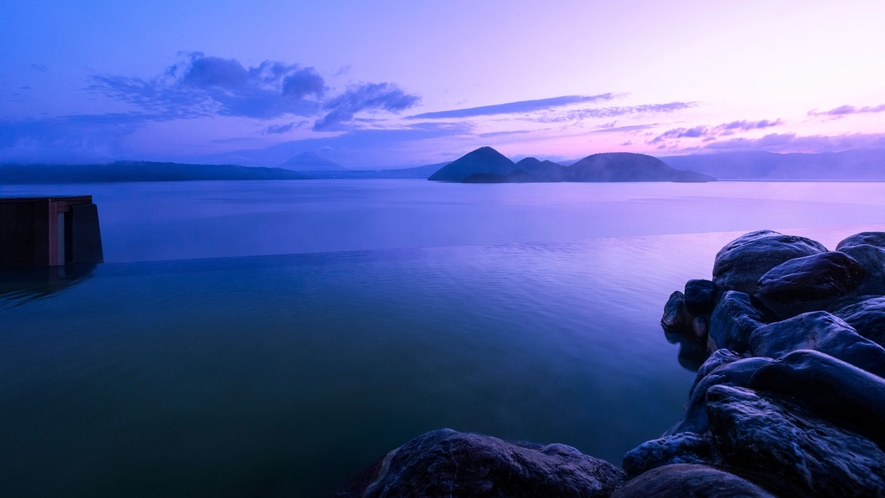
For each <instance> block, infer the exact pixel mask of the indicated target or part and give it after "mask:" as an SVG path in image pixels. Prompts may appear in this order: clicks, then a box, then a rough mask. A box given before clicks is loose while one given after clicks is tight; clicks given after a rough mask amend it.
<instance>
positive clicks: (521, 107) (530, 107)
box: [408, 93, 615, 119]
mask: <svg viewBox="0 0 885 498" xmlns="http://www.w3.org/2000/svg"><path fill="white" fill-rule="evenodd" d="M613 98H615V95H614V94H612V93H604V94H600V95H589V96H585V95H566V96H562V97H552V98H549V99H538V100H522V101H519V102H508V103H506V104H495V105H486V106H480V107H470V108H467V109H453V110H449V111H437V112H425V113H423V114H416V115H414V116H409V117H408V119H445V118H468V117H475V116H493V115H496V114H518V113H525V112H534V111H541V110H546V109H551V108H554V107H561V106H566V105H572V104H578V103H589V102H600V101H607V100H612V99H613Z"/></svg>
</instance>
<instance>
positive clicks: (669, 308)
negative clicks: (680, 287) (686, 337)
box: [661, 291, 691, 334]
mask: <svg viewBox="0 0 885 498" xmlns="http://www.w3.org/2000/svg"><path fill="white" fill-rule="evenodd" d="M661 326H662V327H664V330H667V331H669V332H679V333H683V334H688V333H691V317H689V315H688V312H687V311H686V309H685V295H684V294H682V293H681V292H679V291H676V292H674V293H672V294H670V298H669V299H667V304H665V305H664V314H663V316H661Z"/></svg>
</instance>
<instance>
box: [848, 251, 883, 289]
mask: <svg viewBox="0 0 885 498" xmlns="http://www.w3.org/2000/svg"><path fill="white" fill-rule="evenodd" d="M841 252H844V253H845V254H847V255H849V256H851V257H852V258H854V259H855V260H856V261H857V262H858V263H860V264H861V266H863V268H864V271H865V272H866V277H865V278H864V279H863V282H861V284H860V286H858V288H857V290H855V294H857V295H860V296H863V295H878V296H881V295H885V249H883V248H881V247H876V246H872V245H868V244H861V245H853V246H848V247H845V248H843V249H841Z"/></svg>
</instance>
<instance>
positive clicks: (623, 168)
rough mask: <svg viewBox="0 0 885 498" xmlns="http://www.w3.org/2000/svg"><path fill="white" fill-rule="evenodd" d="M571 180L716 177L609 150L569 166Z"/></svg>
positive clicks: (670, 180) (598, 180)
mask: <svg viewBox="0 0 885 498" xmlns="http://www.w3.org/2000/svg"><path fill="white" fill-rule="evenodd" d="M566 178H567V181H571V182H708V181H712V180H715V178H713V177H710V176H707V175H703V174H700V173H696V172H694V171H680V170H677V169H673V168H672V167H670V166H668V165H667V164H666V163H665V162H664V161H661V160H660V159H658V158H656V157H652V156H647V155H645V154H634V153H629V152H606V153H602V154H593V155H591V156H587V157H585V158H584V159H581V160H580V161H578V162H576V163H575V164H572V165H571V166H569V167H568V172H567V174H566Z"/></svg>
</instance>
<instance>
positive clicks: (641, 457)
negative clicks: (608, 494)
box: [621, 432, 722, 479]
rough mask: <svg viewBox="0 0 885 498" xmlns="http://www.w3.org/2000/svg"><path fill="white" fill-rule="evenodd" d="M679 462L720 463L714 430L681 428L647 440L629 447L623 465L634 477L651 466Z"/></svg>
mask: <svg viewBox="0 0 885 498" xmlns="http://www.w3.org/2000/svg"><path fill="white" fill-rule="evenodd" d="M677 463H697V464H703V465H714V466H715V465H720V464H721V463H722V457H720V456H719V454H718V452H717V451H716V448H715V446H714V445H713V441H712V438H711V436H710V433H709V432H707V433H704V434H698V433H696V432H680V433H679V434H673V435H670V436H664V437H661V438H658V439H652V440H651V441H646V442H644V443H642V444H640V445H639V446H637V447H635V448H633V449H632V450H630V451H628V452H627V454H626V455H624V462H623V464H622V465H621V466H622V467H623V468H624V472H626V473H627V477H628V478H630V479H632V478H634V477H636V476H638V475H640V474H642V473H644V472H648V471H649V470H651V469H655V468H657V467H662V466H664V465H673V464H677Z"/></svg>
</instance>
